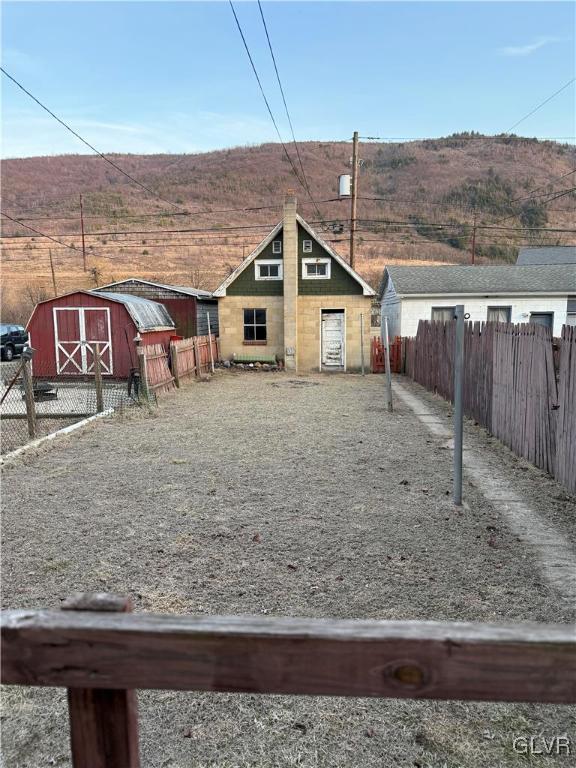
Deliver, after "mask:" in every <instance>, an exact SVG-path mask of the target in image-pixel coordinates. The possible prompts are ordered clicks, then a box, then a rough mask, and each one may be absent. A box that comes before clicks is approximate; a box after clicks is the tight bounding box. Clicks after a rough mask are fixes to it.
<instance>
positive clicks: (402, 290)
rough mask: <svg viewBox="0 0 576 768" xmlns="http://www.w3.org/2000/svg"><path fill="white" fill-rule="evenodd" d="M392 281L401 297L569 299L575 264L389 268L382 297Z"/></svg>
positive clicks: (575, 277) (575, 283) (574, 281)
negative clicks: (541, 296)
mask: <svg viewBox="0 0 576 768" xmlns="http://www.w3.org/2000/svg"><path fill="white" fill-rule="evenodd" d="M390 280H391V281H392V284H393V286H394V290H395V291H396V293H397V294H398V295H399V296H410V295H423V296H425V295H429V296H438V295H446V294H452V295H455V296H464V295H490V294H497V295H506V294H510V293H519V294H526V293H539V294H552V293H555V294H559V295H563V296H566V295H568V294H576V264H575V265H566V266H562V265H557V264H554V265H535V266H516V265H509V266H508V265H504V266H499V265H495V266H492V265H487V266H472V265H470V266H449V265H447V266H439V267H386V269H385V270H384V277H383V280H382V284H381V287H380V296H383V295H384V291H385V290H386V287H387V285H388V282H389V281H390Z"/></svg>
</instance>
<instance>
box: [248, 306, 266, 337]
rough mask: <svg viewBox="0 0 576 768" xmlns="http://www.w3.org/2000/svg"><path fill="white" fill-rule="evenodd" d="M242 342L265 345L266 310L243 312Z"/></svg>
mask: <svg viewBox="0 0 576 768" xmlns="http://www.w3.org/2000/svg"><path fill="white" fill-rule="evenodd" d="M244 342H246V343H248V344H249V343H256V342H258V343H260V344H263V343H266V310H265V309H245V310H244Z"/></svg>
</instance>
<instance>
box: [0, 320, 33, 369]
mask: <svg viewBox="0 0 576 768" xmlns="http://www.w3.org/2000/svg"><path fill="white" fill-rule="evenodd" d="M0 334H1V336H0V355H1V357H2V360H12V358H13V357H14V356H15V355H20V354H21V353H22V350H23V349H24V347H26V346H28V332H27V330H26V328H23V327H22V326H21V325H8V324H6V323H1V324H0Z"/></svg>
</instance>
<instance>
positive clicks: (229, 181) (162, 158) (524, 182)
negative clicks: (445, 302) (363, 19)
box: [2, 133, 576, 287]
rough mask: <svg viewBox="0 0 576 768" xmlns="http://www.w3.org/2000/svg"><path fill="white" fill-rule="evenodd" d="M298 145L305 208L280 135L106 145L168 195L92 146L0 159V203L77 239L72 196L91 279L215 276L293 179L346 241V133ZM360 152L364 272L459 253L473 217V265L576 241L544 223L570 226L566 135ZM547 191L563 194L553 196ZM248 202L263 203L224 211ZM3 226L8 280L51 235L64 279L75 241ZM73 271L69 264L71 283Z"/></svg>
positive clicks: (331, 232) (38, 265) (39, 265)
mask: <svg viewBox="0 0 576 768" xmlns="http://www.w3.org/2000/svg"><path fill="white" fill-rule="evenodd" d="M299 150H300V155H301V159H302V164H303V167H304V170H305V173H306V178H307V182H308V185H309V188H310V190H311V193H312V196H313V198H314V200H315V201H317V206H318V207H317V208H316V207H315V206H314V205H313V204H312V203H311V202H310V198H309V196H308V194H307V193H306V192H305V191H304V189H303V188H302V186H301V185H300V184H299V183H298V181H297V180H296V179H295V178H294V175H293V172H292V169H291V165H290V163H289V162H288V160H287V158H286V156H285V153H284V151H283V149H282V146H281V145H279V144H264V145H261V146H254V147H237V148H233V149H228V150H223V151H218V152H209V153H204V154H195V155H111V156H110V158H111V159H112V160H113V162H115V163H116V164H117V165H118V166H120V167H121V168H122V169H123V170H125V171H126V172H127V173H128V174H130V175H131V176H133V177H134V178H135V179H137V180H138V181H139V182H140V183H141V184H143V185H144V186H145V187H147V188H148V189H149V190H151V191H152V192H154V193H156V195H159V196H160V197H161V198H164V200H165V201H170V202H164V201H162V200H160V199H159V198H158V197H155V196H153V195H152V194H150V193H149V192H147V191H145V190H143V189H142V188H141V187H139V186H137V185H136V184H134V183H132V182H131V181H130V180H129V179H128V178H126V177H125V176H123V175H122V174H121V173H120V172H119V171H117V170H115V169H114V168H113V167H111V165H109V164H108V163H106V162H105V161H104V160H102V159H101V158H99V157H97V156H88V155H65V156H56V157H33V158H24V159H12V160H5V161H4V162H3V163H2V187H3V189H2V192H3V204H2V208H3V210H4V211H5V212H7V213H9V215H11V216H13V217H15V218H19V217H21V218H22V220H23V223H26V224H28V226H31V227H34V228H35V229H37V230H39V231H40V232H43V233H45V234H52V235H54V236H56V237H57V239H59V240H61V241H63V242H64V243H66V244H67V245H70V244H72V245H74V246H75V247H77V248H78V247H80V220H79V195H80V194H82V196H83V203H84V215H85V225H86V231H87V240H86V243H87V250H88V254H89V264H88V267H89V269H96V275H95V277H94V279H95V280H99V279H103V280H106V279H109V278H111V277H113V278H118V277H120V276H122V275H125V274H128V273H130V274H133V273H139V274H142V275H148V276H157V277H162V278H163V279H164V280H168V279H170V280H172V281H176V280H178V281H180V282H188V283H189V282H200V283H202V284H203V285H205V286H207V287H214V285H215V284H217V283H218V281H219V280H220V279H221V278H222V277H223V275H225V274H226V272H227V271H229V269H230V267H231V266H235V265H236V264H238V263H239V261H240V260H241V258H242V256H243V255H244V254H245V253H247V252H249V251H250V250H251V248H252V247H253V244H254V243H256V242H258V241H259V239H261V237H262V236H264V234H265V233H266V227H267V226H270V227H271V226H273V225H274V224H275V223H276V221H277V220H278V219H279V217H280V215H281V208H280V206H281V202H282V198H283V195H284V193H285V191H286V190H288V189H294V190H296V192H297V195H298V201H299V206H300V211H301V213H302V215H303V216H304V217H305V218H306V219H307V220H308V221H310V222H320V220H322V221H324V222H327V223H326V225H321V224H320V223H318V224H314V226H319V227H320V231H321V232H322V233H323V235H324V236H325V237H327V238H328V239H330V240H331V241H333V242H332V244H333V245H334V247H336V248H337V250H339V251H340V252H341V253H343V254H344V255H345V254H346V253H347V243H346V238H347V235H348V232H347V229H348V223H347V219H348V217H349V211H350V207H349V202H347V201H338V200H336V201H333V200H334V198H337V182H338V176H339V174H341V173H347V172H349V171H350V158H351V151H352V149H351V144H350V143H342V142H341V143H330V142H305V143H301V144H299ZM288 151H289V152H291V154H292V156H293V159H294V163H295V165H296V167H297V168H298V169H299V163H298V160H297V157H296V153H295V152H294V147H293V146H291V145H288ZM360 158H361V171H360V182H359V201H358V217H359V219H360V220H361V221H360V224H359V231H358V253H359V258H358V262H357V266H358V269H359V271H360V272H361V273H362V274H363V275H364V276H365V277H366V278H367V279H369V280H371V281H372V282H373V283H375V282H377V281H378V278H379V275H380V273H381V271H382V267H383V265H384V264H385V263H387V262H390V261H392V260H394V261H395V260H398V259H401V260H413V261H415V262H419V261H427V262H430V261H447V262H467V261H468V260H469V251H470V244H471V233H472V224H473V222H474V219H475V220H476V224H477V226H478V229H477V236H476V253H477V256H478V258H479V261H480V263H481V262H482V261H484V260H493V261H511V260H513V259H515V256H516V251H517V247H518V245H521V244H528V243H535V244H540V243H548V242H549V243H574V242H575V238H574V236H573V235H572V234H571V233H567V232H562V231H555V232H551V231H546V230H551V229H556V230H562V229H569V228H571V227H572V228H573V226H574V224H573V222H574V215H573V213H574V208H575V200H576V196H575V194H574V193H573V192H568V193H566V194H563V193H564V192H566V190H569V189H571V188H572V187H574V186H575V185H574V175H573V174H572V175H570V172H571V171H572V170H573V169H574V168H575V167H576V166H575V162H576V151H575V148H574V147H573V146H569V145H566V144H558V143H556V142H552V141H538V140H536V139H524V138H519V137H510V136H502V137H498V138H494V137H482V136H480V135H479V134H474V133H472V134H469V133H466V134H456V135H453V136H450V137H447V138H442V139H434V140H425V141H411V142H405V143H378V142H362V143H361V145H360ZM562 177H564V178H562ZM556 195H562V196H561V197H557V199H552V198H554V197H556ZM329 200H332V201H333V202H324V201H329ZM274 206H276V207H274ZM258 207H262V210H253V211H239V210H234V209H239V208H258ZM202 212H204V213H202ZM152 214H154V215H152ZM187 214H192V215H187ZM25 217H26V218H25ZM503 220H504V221H503ZM252 225H254V229H247V227H248V226H252ZM3 226H4V235H5V236H6V235H14V236H15V237H14V238H10V239H9V240H6V239H5V240H4V245H5V250H4V274H5V275H6V274H8V275H9V276H10V277H12V278H13V280H15V281H16V282H18V281H19V280H23V279H26V280H28V282H30V280H32V279H36V278H37V279H38V280H47V279H48V278H49V271H48V270H47V264H48V262H47V260H46V258H47V255H48V254H47V249H48V246H49V247H50V248H51V249H52V252H53V257H54V259H55V263H56V266H57V272H58V273H59V274H60V275H61V277H62V281H63V283H64V282H66V281H67V282H66V285H72V284H73V280H74V275H75V273H76V271H77V270H78V269H79V267H80V266H81V265H80V261H81V260H80V259H79V258H78V252H76V251H74V250H71V249H69V248H68V249H66V248H64V247H61V246H59V245H58V244H56V243H54V242H50V241H47V240H45V239H42V238H41V237H40V236H37V235H35V233H31V232H30V230H26V229H25V228H24V227H21V226H18V225H16V224H14V223H11V222H8V221H7V220H6V219H4V220H3ZM233 227H243V229H240V228H236V229H231V228H233ZM505 227H506V228H505ZM520 228H523V229H520ZM167 230H171V231H170V232H167ZM176 230H189V231H187V232H179V231H176ZM190 230H192V231H190ZM193 230H196V231H193ZM199 230H204V231H199ZM102 233H106V234H102ZM114 233H119V234H114ZM120 233H123V234H120ZM124 233H125V234H124ZM32 237H34V239H33V240H32ZM339 240H341V241H342V242H341V243H339V242H338V241H339ZM24 268H25V269H24ZM23 269H24V271H25V274H21V273H22V270H23ZM84 278H86V273H83V272H82V271H80V273H79V275H78V277H77V280H76V282H78V281H79V280H80V282H81V281H82V280H84ZM86 279H88V278H86Z"/></svg>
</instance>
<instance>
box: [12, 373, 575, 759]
mask: <svg viewBox="0 0 576 768" xmlns="http://www.w3.org/2000/svg"><path fill="white" fill-rule="evenodd" d="M403 385H404V386H406V387H410V388H411V389H412V391H414V392H416V393H417V394H418V396H419V397H422V398H423V399H426V402H427V404H428V405H430V404H432V405H433V407H434V408H435V409H436V410H437V411H438V412H439V413H440V414H442V417H448V415H449V411H448V408H447V406H446V405H445V404H444V403H442V402H441V401H439V400H437V399H435V398H434V397H432V396H431V395H428V394H427V393H425V392H424V391H423V390H422V389H421V388H419V387H417V385H413V384H410V383H409V382H408V381H406V380H404V381H403ZM466 430H467V432H466V439H467V440H469V441H476V442H475V444H477V445H482V446H483V448H484V450H485V451H487V452H488V451H490V452H493V453H492V454H491V455H493V456H496V457H497V459H498V462H499V466H500V467H501V468H503V469H506V470H507V471H509V476H510V482H511V487H513V488H514V490H516V491H518V492H521V493H523V494H524V496H525V497H526V499H527V500H529V501H530V503H531V504H533V506H534V508H536V509H537V510H538V512H539V513H540V515H541V516H542V517H544V518H545V519H548V520H550V521H552V522H553V524H554V525H555V527H556V528H557V530H560V531H561V532H562V533H563V535H565V536H567V537H568V536H571V537H572V539H571V540H572V541H574V521H575V519H576V504H575V501H574V499H573V498H570V497H568V496H567V495H566V493H565V492H564V491H563V490H562V489H561V488H560V486H558V485H557V484H556V483H555V482H554V481H552V480H551V479H549V478H548V477H546V476H545V475H544V474H542V473H541V472H539V471H538V470H537V469H535V468H534V467H532V466H531V465H529V464H527V463H526V462H524V461H522V460H519V459H517V458H515V457H514V456H513V455H512V454H511V453H510V452H509V451H507V450H506V449H505V448H503V447H502V446H501V445H499V444H497V442H496V441H495V440H492V439H490V438H488V437H487V436H486V433H484V432H483V431H481V430H479V429H478V428H475V427H473V426H472V425H470V424H468V425H467V428H466ZM444 443H445V440H441V439H436V438H434V437H431V436H430V434H429V433H428V432H427V430H426V428H425V426H424V425H423V424H421V423H420V422H419V421H418V420H417V419H416V417H415V416H414V414H413V413H412V412H411V411H409V410H408V409H407V408H406V407H405V406H404V405H403V404H402V403H400V402H397V403H396V410H395V412H394V414H389V413H388V412H387V410H386V408H385V402H384V381H383V377H381V376H366V377H364V378H362V377H360V376H355V375H334V376H307V377H299V378H295V377H291V376H290V375H288V374H286V373H275V374H272V373H270V374H267V373H248V372H242V373H240V372H220V373H217V375H216V376H215V377H214V378H213V379H212V380H211V381H208V382H204V383H200V382H198V383H192V384H190V385H188V386H187V387H185V388H184V389H182V390H181V391H179V392H177V393H175V394H174V395H169V396H167V397H165V398H164V400H163V401H162V402H161V403H160V406H159V408H158V409H157V410H156V409H155V410H153V411H152V412H151V413H150V414H146V413H144V412H139V413H137V414H128V415H124V416H122V417H115V418H112V419H107V420H103V421H101V422H99V423H97V424H96V425H94V426H93V427H91V428H89V429H88V430H87V431H85V432H83V433H81V434H75V435H72V436H70V437H68V438H65V439H63V440H62V441H60V442H58V443H57V444H53V445H51V446H50V448H49V449H40V450H38V451H36V452H35V454H34V455H30V454H27V455H26V457H25V458H22V459H19V460H18V461H17V463H14V464H12V465H10V466H7V467H6V468H5V469H4V471H3V606H4V607H19V608H20V607H22V608H23V607H51V608H57V607H58V606H59V604H60V601H61V600H62V599H64V598H65V597H67V596H68V595H69V594H71V593H72V592H75V591H77V590H79V589H80V590H96V591H103V590H107V591H114V592H119V593H122V594H130V595H131V596H132V598H133V600H134V603H135V605H136V610H145V611H156V612H175V613H192V614H252V615H254V614H256V615H258V614H260V615H262V614H267V615H278V616H279V615H285V616H311V617H338V618H375V619H438V620H444V619H445V620H478V621H509V620H511V621H551V622H569V621H572V620H574V617H575V606H573V605H570V604H569V603H568V602H567V601H566V600H565V599H563V598H562V597H561V596H560V595H557V594H555V593H554V592H553V590H552V589H551V588H550V587H549V586H548V584H547V583H546V581H545V579H544V577H543V576H542V575H541V574H540V573H539V571H538V568H537V566H536V564H535V562H534V561H533V558H532V555H531V553H530V552H527V551H526V549H525V548H524V547H523V545H522V543H521V542H520V541H519V539H518V538H517V537H516V535H514V534H513V533H512V532H511V531H510V530H509V529H508V528H507V526H506V523H505V520H504V518H503V517H501V516H500V514H499V512H498V509H497V508H495V507H493V506H491V505H490V504H489V503H488V502H487V501H485V500H484V498H483V497H482V496H481V495H480V494H479V492H478V491H477V490H476V488H474V487H473V486H472V485H471V484H470V483H468V482H467V481H466V482H465V486H464V495H465V499H466V502H467V507H465V508H464V509H463V510H457V509H456V508H455V507H454V506H453V504H452V503H451V496H450V492H451V480H450V478H451V454H450V452H449V451H448V450H446V449H445V448H444V447H443V444H444ZM257 534H258V535H257ZM3 700H4V702H3V703H4V714H3V728H4V738H3V753H4V765H5V766H6V768H39V767H40V766H44V765H57V766H69V765H70V760H69V746H68V733H67V715H66V706H65V695H64V692H63V691H61V690H54V689H45V690H41V689H34V690H29V689H27V690H24V689H21V688H8V687H7V688H5V689H4V695H3ZM139 700H140V724H141V734H140V738H141V750H142V764H143V766H146V767H147V768H149V767H154V768H156V767H160V766H170V767H171V768H192V767H194V768H196V766H206V767H207V766H212V767H213V768H215V767H216V766H218V768H232V767H234V768H236V767H238V768H239V767H242V768H244V767H245V766H265V767H266V768H272V766H279V767H284V766H295V765H297V766H306V767H310V768H311V767H316V766H322V768H324V767H325V766H354V767H356V766H361V767H364V766H368V767H372V766H373V767H374V768H376V767H377V768H404V767H406V768H459V767H460V768H508V767H509V766H523V765H526V764H528V763H529V764H530V765H533V764H534V765H538V766H544V767H546V766H560V767H562V766H566V768H568V766H569V765H570V764H571V760H573V759H574V758H573V755H574V750H576V733H575V718H574V712H573V710H571V709H570V708H568V707H557V706H549V705H527V704H526V705H524V704H521V705H507V704H498V705H496V704H475V703H472V704H467V703H463V702H437V703H435V702H417V701H402V700H392V699H390V700H372V699H366V698H363V699H344V698H332V697H330V698H312V697H301V698H298V697H291V696H253V695H226V694H218V695H215V694H195V693H173V692H169V691H166V692H164V691H160V692H158V691H156V692H151V691H144V692H141V693H140V694H139ZM538 734H544V735H545V736H546V737H548V738H550V737H551V736H554V735H564V734H568V736H569V737H570V738H571V739H572V750H573V753H572V757H567V756H564V755H560V756H557V757H553V756H551V757H549V756H544V755H540V756H538V757H536V758H533V759H532V760H530V759H529V758H528V757H527V756H525V755H520V754H517V753H515V752H514V750H513V746H512V742H513V739H514V738H515V737H518V736H526V737H530V736H531V735H538Z"/></svg>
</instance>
